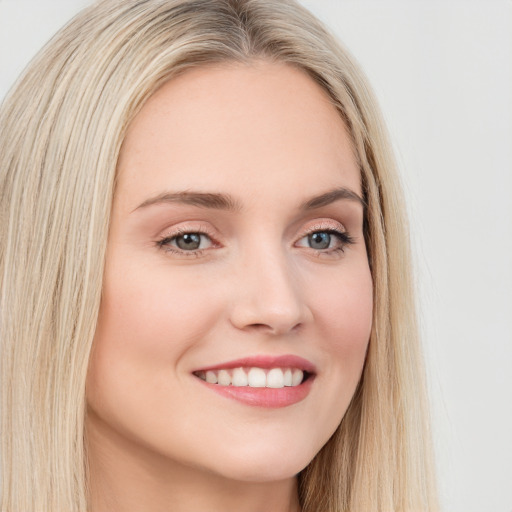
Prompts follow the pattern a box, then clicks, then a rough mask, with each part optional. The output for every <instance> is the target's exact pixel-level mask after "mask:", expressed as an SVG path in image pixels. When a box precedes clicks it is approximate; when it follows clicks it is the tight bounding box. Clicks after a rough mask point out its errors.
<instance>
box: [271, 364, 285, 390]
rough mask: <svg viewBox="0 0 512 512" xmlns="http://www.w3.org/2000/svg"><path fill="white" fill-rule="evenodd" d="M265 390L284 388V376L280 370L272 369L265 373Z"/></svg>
mask: <svg viewBox="0 0 512 512" xmlns="http://www.w3.org/2000/svg"><path fill="white" fill-rule="evenodd" d="M267 388H284V375H283V370H281V368H272V370H270V371H269V372H268V373H267Z"/></svg>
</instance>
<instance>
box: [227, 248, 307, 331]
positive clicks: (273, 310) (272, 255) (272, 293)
mask: <svg viewBox="0 0 512 512" xmlns="http://www.w3.org/2000/svg"><path fill="white" fill-rule="evenodd" d="M253 247H254V246H253ZM237 274H238V280H237V281H238V282H237V283H236V285H235V286H236V287H237V290H238V291H237V293H236V295H235V303H234V305H233V310H232V319H231V320H232V323H233V324H234V325H235V326H236V327H238V328H240V329H255V328H258V329H264V330H267V331H269V332H272V333H274V334H283V333H286V332H288V331H291V330H292V329H294V328H296V327H297V326H299V325H301V324H302V323H303V322H304V321H305V320H306V318H307V311H308V310H307V306H306V304H305V303H304V301H303V298H302V293H301V286H300V281H299V275H298V273H297V270H296V269H295V267H294V265H293V261H292V259H291V257H290V255H289V254H287V253H286V251H285V248H284V247H283V246H282V244H279V243H274V244H270V243H265V244H262V245H260V246H259V247H258V248H253V249H252V250H247V251H244V256H243V257H242V258H241V260H240V267H239V271H238V272H237Z"/></svg>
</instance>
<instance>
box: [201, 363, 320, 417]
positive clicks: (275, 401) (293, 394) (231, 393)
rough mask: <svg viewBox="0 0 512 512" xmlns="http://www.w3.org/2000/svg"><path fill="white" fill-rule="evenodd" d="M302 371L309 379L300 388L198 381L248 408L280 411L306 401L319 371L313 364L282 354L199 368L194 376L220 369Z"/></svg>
mask: <svg viewBox="0 0 512 512" xmlns="http://www.w3.org/2000/svg"><path fill="white" fill-rule="evenodd" d="M241 367H242V368H250V367H258V368H299V369H300V370H303V371H305V372H307V373H308V374H309V375H308V378H307V379H306V380H305V381H304V382H303V383H302V384H300V385H299V386H294V387H284V388H251V387H249V386H241V387H237V386H220V385H218V384H210V383H208V382H205V381H204V380H202V379H199V378H198V382H199V383H200V384H201V385H203V386H206V387H207V388H208V389H210V390H212V391H214V392H215V393H217V394H219V395H221V396H224V397H226V398H230V399H232V400H236V401H238V402H241V403H242V404H245V405H251V406H255V407H263V408H269V409H274V408H279V407H287V406H289V405H293V404H295V403H297V402H300V401H302V400H304V399H305V398H306V397H307V396H308V394H309V392H310V391H311V386H312V384H313V381H314V379H315V373H316V368H315V365H314V364H313V363H311V362H310V361H308V360H307V359H304V358H302V357H299V356H294V355H283V356H263V355H261V356H253V357H246V358H242V359H236V360H233V361H228V362H225V363H221V364H216V365H214V366H207V367H206V366H205V367H203V368H199V369H197V370H196V371H195V372H194V373H196V372H200V371H207V370H221V369H226V370H228V369H232V368H241Z"/></svg>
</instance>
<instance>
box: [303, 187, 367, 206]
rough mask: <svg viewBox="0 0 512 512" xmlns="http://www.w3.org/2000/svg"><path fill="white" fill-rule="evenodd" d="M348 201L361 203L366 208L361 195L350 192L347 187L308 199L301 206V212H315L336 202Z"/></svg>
mask: <svg viewBox="0 0 512 512" xmlns="http://www.w3.org/2000/svg"><path fill="white" fill-rule="evenodd" d="M341 200H348V201H355V202H357V203H360V204H361V205H362V206H363V208H364V207H365V206H366V202H365V201H364V199H363V198H362V197H361V196H360V195H359V194H356V193H355V192H354V191H353V190H350V189H349V188H346V187H339V188H335V189H333V190H329V191H328V192H325V193H324V194H320V195H319V196H315V197H312V198H311V199H308V200H307V201H305V202H304V203H302V205H301V207H300V208H301V210H315V209H317V208H322V207H324V206H328V205H330V204H332V203H334V202H336V201H341Z"/></svg>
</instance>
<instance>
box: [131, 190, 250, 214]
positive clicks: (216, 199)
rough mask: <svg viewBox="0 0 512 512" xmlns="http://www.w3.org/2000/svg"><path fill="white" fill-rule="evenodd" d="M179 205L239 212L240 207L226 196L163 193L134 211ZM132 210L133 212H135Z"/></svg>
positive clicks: (186, 192)
mask: <svg viewBox="0 0 512 512" xmlns="http://www.w3.org/2000/svg"><path fill="white" fill-rule="evenodd" d="M166 203H181V204H189V205H192V206H198V207H199V208H209V209H214V210H227V211H240V210H241V209H242V205H241V204H240V203H239V202H238V201H236V200H235V199H233V198H232V197H231V196H230V195H228V194H217V193H210V192H189V191H184V192H164V193H163V194H159V195H157V196H155V197H151V198H150V199H146V200H145V201H144V202H143V203H141V204H140V205H139V206H137V208H135V210H139V209H140V208H146V207H148V206H152V205H155V204H166ZM135 210H133V211H135Z"/></svg>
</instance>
